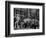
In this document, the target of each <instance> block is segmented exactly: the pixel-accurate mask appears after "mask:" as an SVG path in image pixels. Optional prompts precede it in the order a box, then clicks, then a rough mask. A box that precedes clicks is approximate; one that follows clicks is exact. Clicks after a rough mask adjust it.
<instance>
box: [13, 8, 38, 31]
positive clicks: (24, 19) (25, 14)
mask: <svg viewBox="0 0 46 38" xmlns="http://www.w3.org/2000/svg"><path fill="white" fill-rule="evenodd" d="M14 29H15V30H16V29H39V9H31V8H14Z"/></svg>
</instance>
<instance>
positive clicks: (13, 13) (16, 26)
mask: <svg viewBox="0 0 46 38" xmlns="http://www.w3.org/2000/svg"><path fill="white" fill-rule="evenodd" d="M5 3H6V4H5V7H6V8H5V36H6V37H15V36H28V35H32V36H33V35H44V9H45V8H44V3H34V2H17V1H16V2H14V1H6V2H5Z"/></svg>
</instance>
